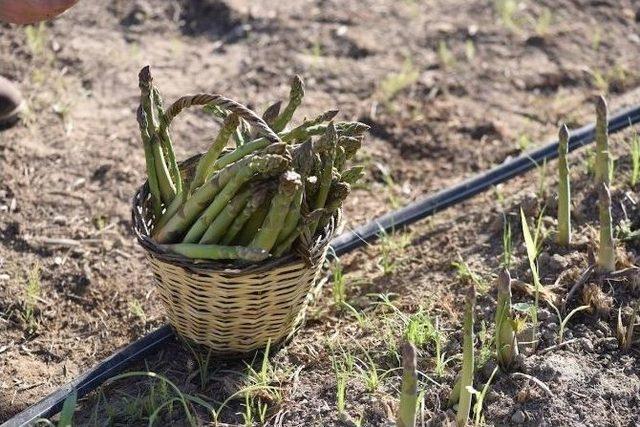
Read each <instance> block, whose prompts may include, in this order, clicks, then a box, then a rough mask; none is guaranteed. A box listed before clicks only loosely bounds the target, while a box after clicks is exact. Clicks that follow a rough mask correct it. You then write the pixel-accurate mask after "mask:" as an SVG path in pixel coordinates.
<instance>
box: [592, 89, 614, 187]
mask: <svg viewBox="0 0 640 427" xmlns="http://www.w3.org/2000/svg"><path fill="white" fill-rule="evenodd" d="M608 123H609V110H608V108H607V101H606V100H605V99H604V97H603V96H599V97H598V99H597V101H596V184H598V185H599V184H602V183H605V184H607V186H608V185H610V184H611V181H610V179H611V172H610V169H611V153H610V152H609V131H608V128H607V126H608Z"/></svg>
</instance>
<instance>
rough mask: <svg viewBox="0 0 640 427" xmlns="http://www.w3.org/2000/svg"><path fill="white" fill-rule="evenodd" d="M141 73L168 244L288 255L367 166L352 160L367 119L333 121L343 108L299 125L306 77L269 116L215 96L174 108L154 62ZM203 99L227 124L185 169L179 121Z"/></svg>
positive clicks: (154, 184) (196, 252) (159, 214)
mask: <svg viewBox="0 0 640 427" xmlns="http://www.w3.org/2000/svg"><path fill="white" fill-rule="evenodd" d="M139 80H140V81H139V86H140V93H141V97H140V107H139V108H138V124H139V127H140V133H141V137H142V143H143V147H144V151H145V160H146V164H147V178H148V186H149V195H150V197H149V203H150V206H151V211H152V212H153V215H154V221H153V226H152V237H153V238H154V239H155V240H156V241H157V242H158V243H159V244H160V247H161V248H163V249H164V250H166V251H169V252H173V253H177V254H180V255H183V256H186V257H189V258H194V259H210V260H226V261H231V260H239V261H246V262H247V261H248V262H257V261H262V260H264V259H266V258H268V257H270V256H274V257H278V256H282V255H286V254H287V253H290V252H291V251H292V250H293V249H294V248H298V247H301V246H303V245H305V244H306V245H309V244H310V242H313V241H314V239H315V238H316V237H317V236H318V235H319V234H320V233H321V232H322V230H324V228H325V227H326V226H327V224H328V223H329V222H330V221H331V218H332V217H333V216H334V215H335V213H336V211H337V210H338V209H339V208H340V207H341V206H342V203H343V202H344V200H345V199H346V198H347V196H348V195H349V193H350V191H351V187H352V186H353V185H354V184H355V183H356V182H357V181H358V180H359V179H360V178H362V176H363V167H362V166H351V167H348V165H347V162H348V161H349V160H350V159H352V158H353V157H354V156H355V154H356V152H357V151H358V149H359V148H360V147H361V145H362V140H363V137H364V134H365V132H366V131H367V130H368V126H367V125H365V124H362V123H359V122H334V121H333V119H334V118H335V116H336V115H337V113H338V112H337V110H329V111H327V112H324V113H322V114H320V115H319V116H318V117H316V118H313V119H305V120H304V121H303V122H302V123H301V124H299V125H298V126H293V127H292V126H291V125H290V123H291V120H292V118H293V116H294V113H295V111H296V110H297V108H298V107H299V106H300V104H301V102H302V99H303V97H304V84H303V82H302V79H301V78H300V77H298V76H295V77H294V78H293V81H292V85H291V91H290V93H289V100H288V102H287V103H286V104H284V103H283V102H281V101H278V102H276V103H274V104H272V105H271V106H269V107H268V108H267V109H266V110H265V111H264V113H263V115H262V118H260V117H259V116H258V115H257V114H256V113H254V112H253V111H251V110H249V109H247V108H246V107H244V106H242V105H241V104H238V103H236V102H235V101H232V100H230V99H228V98H225V97H223V96H220V95H209V94H198V95H193V96H184V97H182V98H180V99H178V100H177V101H176V102H175V103H174V104H172V105H171V106H170V107H169V108H168V109H166V110H165V109H164V106H163V103H162V99H161V97H160V92H159V91H158V89H157V88H156V87H155V86H154V85H153V82H152V78H151V73H150V71H149V67H145V68H143V69H142V71H141V72H140V75H139ZM195 105H200V106H203V110H204V111H205V112H206V113H208V114H210V116H211V117H212V118H213V119H214V120H217V121H219V122H220V131H219V133H218V134H217V135H216V136H215V137H214V138H212V139H211V145H210V147H209V148H208V150H207V151H206V153H204V154H203V155H202V156H200V157H199V159H198V160H197V164H196V165H195V167H193V168H191V169H189V168H187V170H183V171H180V170H179V169H178V165H177V163H176V157H175V153H174V151H173V143H172V140H171V135H170V132H169V130H170V124H171V121H172V120H173V118H175V117H176V116H177V115H178V114H179V113H180V112H181V111H182V110H184V109H185V108H188V107H191V106H195ZM282 105H284V108H282V111H281V106H282ZM231 140H233V141H234V142H235V146H234V147H233V148H229V147H227V146H228V144H229V141H231Z"/></svg>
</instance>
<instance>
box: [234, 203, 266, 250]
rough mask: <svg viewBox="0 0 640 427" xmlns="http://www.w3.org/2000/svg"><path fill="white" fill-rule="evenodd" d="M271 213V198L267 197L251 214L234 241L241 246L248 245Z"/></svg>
mask: <svg viewBox="0 0 640 427" xmlns="http://www.w3.org/2000/svg"><path fill="white" fill-rule="evenodd" d="M268 213H269V200H268V199H266V200H265V201H264V203H262V204H261V205H260V206H258V208H257V209H256V210H255V211H254V212H253V213H252V214H251V216H250V217H249V220H248V221H247V222H246V223H245V224H244V227H242V230H240V233H238V236H237V237H236V239H235V240H233V242H235V243H236V244H238V245H240V246H248V245H249V244H250V243H251V241H253V238H254V237H255V235H256V234H257V233H258V230H259V229H260V227H262V223H263V222H264V219H265V218H266V217H267V214H268Z"/></svg>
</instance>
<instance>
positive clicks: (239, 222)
mask: <svg viewBox="0 0 640 427" xmlns="http://www.w3.org/2000/svg"><path fill="white" fill-rule="evenodd" d="M268 194H269V189H268V187H263V188H260V189H258V190H256V191H255V192H254V193H253V195H252V196H251V198H250V199H249V201H248V202H247V204H246V205H245V207H244V209H242V212H240V213H239V214H238V216H237V217H236V218H235V219H234V220H233V223H232V224H231V225H230V226H229V229H228V230H227V231H226V232H225V235H224V237H223V238H222V241H221V242H222V244H223V245H229V244H231V242H233V241H234V239H235V238H236V236H237V235H238V233H240V231H241V230H242V228H243V227H244V225H245V224H246V223H247V221H249V219H250V218H251V216H252V215H253V214H254V213H255V212H256V211H257V210H258V208H259V207H260V206H262V205H265V201H266V200H267V196H268ZM265 211H266V209H265ZM265 216H266V213H265ZM263 220H264V218H262V219H261V220H260V224H262V221H263Z"/></svg>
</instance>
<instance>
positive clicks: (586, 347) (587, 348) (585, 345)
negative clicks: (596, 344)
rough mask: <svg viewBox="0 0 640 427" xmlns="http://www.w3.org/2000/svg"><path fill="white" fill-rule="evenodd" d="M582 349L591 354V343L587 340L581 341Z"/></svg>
mask: <svg viewBox="0 0 640 427" xmlns="http://www.w3.org/2000/svg"><path fill="white" fill-rule="evenodd" d="M582 348H583V349H584V351H586V352H587V353H593V341H591V340H590V339H587V338H583V339H582Z"/></svg>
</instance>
